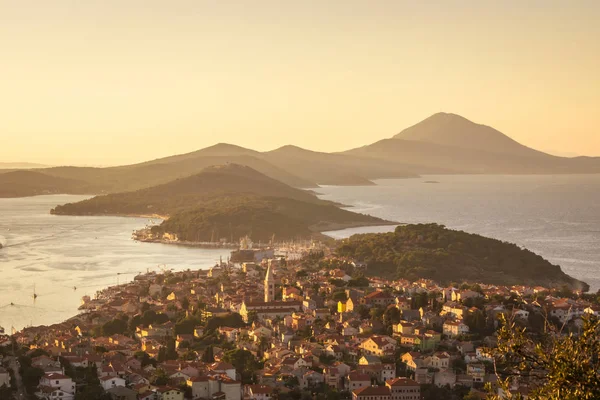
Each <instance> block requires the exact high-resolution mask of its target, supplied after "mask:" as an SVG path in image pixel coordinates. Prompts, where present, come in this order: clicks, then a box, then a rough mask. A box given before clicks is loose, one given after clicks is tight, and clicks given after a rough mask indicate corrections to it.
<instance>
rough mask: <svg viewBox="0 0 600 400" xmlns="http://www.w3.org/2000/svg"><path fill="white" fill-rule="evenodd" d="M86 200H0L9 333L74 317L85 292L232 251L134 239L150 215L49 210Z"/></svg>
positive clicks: (3, 307) (0, 256)
mask: <svg viewBox="0 0 600 400" xmlns="http://www.w3.org/2000/svg"><path fill="white" fill-rule="evenodd" d="M86 198H88V197H86V196H71V195H54V196H36V197H28V198H17V199H0V241H2V243H3V245H4V248H2V249H0V278H1V279H0V326H2V327H4V328H5V329H6V330H7V331H9V330H10V329H11V327H15V328H16V329H21V328H23V327H25V326H28V325H49V324H53V323H57V322H61V321H63V320H65V319H67V318H70V317H72V316H74V315H76V314H77V312H78V311H77V308H78V307H79V305H80V304H81V303H80V300H81V297H82V296H84V295H90V296H93V295H94V294H95V293H96V291H97V290H100V289H103V288H105V287H107V286H111V285H116V284H118V283H125V282H127V281H131V280H132V279H133V278H134V276H135V275H136V274H138V273H141V272H146V271H160V270H161V269H162V268H168V269H173V270H176V271H181V270H187V269H199V268H203V269H208V268H210V267H211V266H213V265H214V264H215V263H216V262H217V261H218V260H219V258H220V257H223V258H224V259H225V258H226V257H227V256H228V255H229V252H230V250H227V249H198V248H190V247H183V246H175V245H165V244H156V243H141V242H135V241H133V240H132V239H131V233H132V231H133V230H134V229H139V228H142V227H144V225H146V224H147V223H149V222H150V221H149V220H148V219H145V218H126V217H71V216H57V215H51V214H50V212H49V211H50V209H52V208H53V207H55V206H56V205H58V204H65V203H69V202H76V201H80V200H83V199H86ZM155 222H157V221H155ZM34 290H35V293H36V294H37V296H38V297H37V299H34V298H33V293H34ZM11 303H12V305H11Z"/></svg>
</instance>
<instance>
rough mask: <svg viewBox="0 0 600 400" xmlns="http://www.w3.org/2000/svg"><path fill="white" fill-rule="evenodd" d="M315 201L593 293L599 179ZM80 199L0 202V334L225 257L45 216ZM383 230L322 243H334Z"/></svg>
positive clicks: (124, 224)
mask: <svg viewBox="0 0 600 400" xmlns="http://www.w3.org/2000/svg"><path fill="white" fill-rule="evenodd" d="M425 182H438V183H425ZM318 192H319V193H321V197H322V198H324V199H329V200H335V201H338V202H341V203H344V204H348V205H352V206H353V207H352V210H353V211H356V212H362V213H367V214H372V215H375V216H378V217H382V218H385V219H391V220H396V221H401V222H407V223H420V222H422V223H426V222H437V223H441V224H444V225H447V226H448V227H450V228H454V229H462V230H465V231H468V232H472V233H479V234H482V235H485V236H490V237H494V238H498V239H502V240H506V241H510V242H514V243H517V244H518V245H521V246H523V247H527V248H529V249H531V250H533V251H535V252H536V253H538V254H541V255H542V256H544V257H545V258H547V259H548V260H550V261H551V262H553V263H556V264H559V265H561V267H562V268H563V270H564V271H565V272H567V273H568V274H570V275H572V276H574V277H576V278H579V279H582V280H584V281H586V282H588V283H589V284H590V285H591V290H592V291H596V290H598V289H599V288H600V276H599V274H598V272H600V270H599V267H600V175H570V176H568V175H563V176H485V175H478V176H473V175H470V176H465V175H462V176H459V175H457V176H451V175H441V176H426V177H422V178H418V179H398V180H379V181H377V186H372V187H352V186H350V187H337V186H328V187H323V188H320V189H318ZM84 198H87V197H85V196H70V195H58V196H39V197H29V198H18V199H0V241H1V242H2V243H3V244H5V245H6V247H5V248H3V249H2V250H0V271H1V273H2V276H3V278H4V279H2V280H1V281H0V326H3V327H4V328H6V329H7V330H10V328H11V327H12V326H14V327H15V328H17V329H20V328H22V327H24V326H27V325H29V324H33V325H48V324H52V323H57V322H60V321H63V320H65V319H67V318H69V317H71V316H74V315H75V314H76V313H77V307H78V306H79V304H80V299H81V297H82V296H83V295H86V294H87V295H92V296H93V294H94V293H95V292H96V291H97V290H99V289H102V288H104V287H106V286H110V285H115V284H117V283H119V282H120V283H124V282H126V281H129V280H131V279H133V277H134V276H135V275H136V274H137V273H140V272H145V271H146V270H147V269H150V270H154V271H158V270H159V268H158V265H166V267H167V268H173V269H175V270H185V269H188V268H190V269H197V268H209V267H210V266H212V265H213V264H214V263H215V262H216V261H217V260H218V259H219V257H220V256H223V257H224V258H225V257H227V255H228V254H229V250H207V249H197V248H187V247H181V246H173V245H162V244H154V243H138V242H134V241H133V240H131V232H132V231H133V230H134V229H138V228H140V227H143V226H144V225H145V224H146V223H148V220H147V219H143V218H123V217H68V216H54V215H50V214H49V210H50V209H51V208H52V207H54V206H56V205H58V204H64V203H68V202H74V201H79V200H82V199H84ZM390 229H393V227H375V228H373V227H371V228H357V229H346V230H343V231H336V232H329V233H328V234H330V235H331V236H333V237H337V238H341V237H347V236H349V235H351V234H354V233H360V232H373V231H388V230H390ZM117 274H120V275H117ZM34 286H35V291H36V293H37V294H38V298H37V300H36V301H35V302H34V300H33V297H32V295H33V291H34ZM74 287H77V289H76V290H75V289H74ZM11 302H12V303H14V305H10V303H11Z"/></svg>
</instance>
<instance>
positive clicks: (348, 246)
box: [337, 224, 588, 290]
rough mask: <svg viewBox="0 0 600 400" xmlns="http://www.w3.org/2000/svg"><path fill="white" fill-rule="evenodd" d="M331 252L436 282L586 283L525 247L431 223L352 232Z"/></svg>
mask: <svg viewBox="0 0 600 400" xmlns="http://www.w3.org/2000/svg"><path fill="white" fill-rule="evenodd" d="M337 253H338V255H340V256H343V257H349V258H352V259H356V260H358V261H363V262H366V263H367V264H368V269H367V272H368V273H369V274H370V275H375V276H383V277H387V278H406V279H409V280H416V279H419V278H429V279H434V280H436V281H438V282H441V283H448V282H451V281H456V280H458V281H477V282H483V283H491V284H501V285H513V284H540V285H547V286H549V285H556V284H557V283H560V284H564V285H568V286H570V287H579V288H583V289H586V290H587V289H588V286H587V285H586V284H585V283H584V282H580V281H577V280H576V279H573V278H571V277H569V276H568V275H566V274H565V273H564V272H562V271H561V269H560V267H558V266H556V265H552V264H550V263H549V262H548V261H546V260H544V259H543V258H542V257H540V256H538V255H536V254H534V253H532V252H531V251H529V250H525V249H521V248H520V247H518V246H516V245H514V244H510V243H506V242H502V241H499V240H495V239H490V238H485V237H483V236H479V235H474V234H469V233H466V232H462V231H454V230H450V229H446V228H445V227H444V226H442V225H437V224H418V225H403V226H398V227H397V228H396V230H395V231H394V232H391V233H377V234H362V235H354V236H352V237H350V238H349V239H347V240H344V241H343V242H342V244H341V245H340V246H339V247H338V249H337Z"/></svg>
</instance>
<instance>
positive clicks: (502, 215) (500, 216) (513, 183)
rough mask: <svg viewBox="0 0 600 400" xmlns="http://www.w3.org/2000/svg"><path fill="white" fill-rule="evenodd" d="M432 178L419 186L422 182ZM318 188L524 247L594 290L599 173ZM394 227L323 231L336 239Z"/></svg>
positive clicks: (361, 204)
mask: <svg viewBox="0 0 600 400" xmlns="http://www.w3.org/2000/svg"><path fill="white" fill-rule="evenodd" d="M428 181H429V182H438V183H426V182H428ZM376 183H377V186H374V187H333V186H330V187H323V188H321V189H319V192H320V193H321V194H322V196H321V197H322V198H324V199H330V200H335V201H338V202H341V203H343V204H348V205H352V206H354V207H352V208H351V210H353V211H355V212H362V213H366V214H371V215H375V216H377V217H381V218H385V219H389V220H393V221H400V222H407V223H427V222H437V223H441V224H444V225H446V226H448V227H450V228H454V229H461V230H464V231H468V232H471V233H478V234H481V235H484V236H489V237H493V238H497V239H501V240H505V241H509V242H512V243H516V244H518V245H520V246H522V247H526V248H528V249H530V250H532V251H534V252H536V253H538V254H540V255H542V256H543V257H545V258H546V259H548V260H549V261H551V262H552V263H554V264H558V265H560V266H561V267H562V268H563V270H564V271H565V272H566V273H568V274H569V275H571V276H573V277H576V278H578V279H581V280H583V281H585V282H587V283H589V284H590V286H591V289H590V290H592V291H596V290H598V289H600V175H570V176H529V175H528V176H512V175H511V176H473V175H470V176H464V175H462V176H426V177H423V178H419V179H402V180H396V179H394V180H391V179H390V180H379V181H377V182H376ZM393 229H394V228H393V227H379V228H376V229H374V228H360V229H347V230H343V231H336V232H328V234H329V235H330V236H333V237H336V238H343V237H348V236H350V235H352V234H354V233H363V232H373V231H380V232H385V231H390V230H393Z"/></svg>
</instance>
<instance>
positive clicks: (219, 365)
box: [208, 361, 235, 380]
mask: <svg viewBox="0 0 600 400" xmlns="http://www.w3.org/2000/svg"><path fill="white" fill-rule="evenodd" d="M208 369H209V370H210V371H211V372H213V373H216V374H224V375H227V376H228V377H229V378H230V379H233V380H235V367H234V366H233V365H231V364H229V363H226V362H224V361H221V362H216V363H213V364H211V365H210V367H209V368H208Z"/></svg>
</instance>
